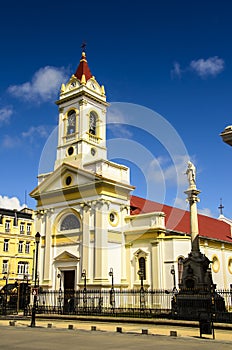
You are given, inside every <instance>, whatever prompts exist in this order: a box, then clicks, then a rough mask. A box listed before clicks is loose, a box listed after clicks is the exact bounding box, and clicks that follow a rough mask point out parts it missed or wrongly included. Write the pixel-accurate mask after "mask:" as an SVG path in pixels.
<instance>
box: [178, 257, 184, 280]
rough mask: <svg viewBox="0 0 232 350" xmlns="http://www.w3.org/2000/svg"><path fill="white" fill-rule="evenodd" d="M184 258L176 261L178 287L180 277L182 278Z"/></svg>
mask: <svg viewBox="0 0 232 350" xmlns="http://www.w3.org/2000/svg"><path fill="white" fill-rule="evenodd" d="M183 262H184V258H179V259H178V285H180V283H181V282H182V277H183V269H184V264H183Z"/></svg>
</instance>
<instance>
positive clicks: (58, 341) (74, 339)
mask: <svg viewBox="0 0 232 350" xmlns="http://www.w3.org/2000/svg"><path fill="white" fill-rule="evenodd" d="M71 323H72V322H69V324H71ZM97 329H99V327H97ZM140 329H141V327H140ZM0 337H1V338H0V339H1V349H2V350H14V349H15V350H16V349H17V350H37V349H38V350H53V349H55V350H65V349H68V350H72V349H75V350H76V349H80V350H90V349H101V350H105V349H110V350H114V349H115V350H116V349H117V350H118V349H122V350H123V349H127V350H129V349H143V350H146V349H153V350H154V348H157V349H159V350H160V349H161V350H166V349H168V350H170V347H171V348H172V350H182V349H185V350H186V347H188V350H192V349H196V348H197V347H199V348H200V349H203V350H207V349H209V350H214V349H215V350H216V349H217V350H218V349H220V350H224V349H226V350H229V349H232V342H231V341H229V340H217V339H216V340H212V339H209V338H208V339H200V338H198V337H187V336H186V337H184V336H182V337H170V336H165V335H157V334H156V335H155V334H149V335H142V334H141V333H138V332H136V333H135V332H132V331H131V332H130V333H129V334H128V333H127V334H126V333H122V334H121V333H116V332H115V331H114V332H112V331H103V330H97V331H91V330H84V329H76V328H74V329H73V330H69V329H67V328H61V327H59V328H58V327H56V328H54V327H53V328H46V327H43V326H41V325H37V327H36V328H30V327H28V326H26V325H21V326H16V327H10V326H8V325H0Z"/></svg>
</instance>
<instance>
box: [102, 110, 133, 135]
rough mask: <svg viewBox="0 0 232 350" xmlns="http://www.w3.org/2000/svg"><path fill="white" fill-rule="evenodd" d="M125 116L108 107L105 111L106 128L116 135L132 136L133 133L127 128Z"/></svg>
mask: <svg viewBox="0 0 232 350" xmlns="http://www.w3.org/2000/svg"><path fill="white" fill-rule="evenodd" d="M127 126H130V124H129V123H127V118H126V116H125V115H124V114H123V113H122V112H121V111H120V110H117V109H116V108H110V109H109V110H108V113H107V128H108V129H109V130H110V131H111V132H112V133H113V134H114V135H116V136H118V137H123V138H132V136H133V133H132V132H131V131H130V130H128V128H127Z"/></svg>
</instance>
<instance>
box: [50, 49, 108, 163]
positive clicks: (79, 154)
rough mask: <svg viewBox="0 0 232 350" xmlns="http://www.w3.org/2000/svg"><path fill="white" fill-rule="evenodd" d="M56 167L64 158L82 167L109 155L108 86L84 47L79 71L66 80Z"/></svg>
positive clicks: (59, 104) (61, 102) (60, 114)
mask: <svg viewBox="0 0 232 350" xmlns="http://www.w3.org/2000/svg"><path fill="white" fill-rule="evenodd" d="M56 104H57V105H58V106H59V132H58V146H57V157H56V162H55V169H56V168H57V167H58V166H60V164H62V163H63V162H68V163H75V165H76V166H78V167H79V168H85V167H87V168H89V167H91V164H93V163H96V162H97V161H98V162H99V161H100V160H106V159H107V153H106V108H107V106H108V103H107V102H106V96H105V89H104V86H103V85H102V86H100V85H99V83H98V82H97V80H96V79H95V77H94V76H93V75H92V73H91V71H90V68H89V66H88V62H87V59H86V54H85V52H84V51H83V52H82V56H81V59H80V63H79V65H78V67H77V70H76V72H75V74H73V75H72V76H71V78H70V79H69V81H68V82H67V84H62V86H61V90H60V98H59V100H58V101H57V102H56Z"/></svg>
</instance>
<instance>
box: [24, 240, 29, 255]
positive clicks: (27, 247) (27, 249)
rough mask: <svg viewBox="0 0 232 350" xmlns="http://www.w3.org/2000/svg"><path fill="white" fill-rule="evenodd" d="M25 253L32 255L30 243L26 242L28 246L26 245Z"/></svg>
mask: <svg viewBox="0 0 232 350" xmlns="http://www.w3.org/2000/svg"><path fill="white" fill-rule="evenodd" d="M25 253H27V254H29V253H30V242H26V245H25Z"/></svg>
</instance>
